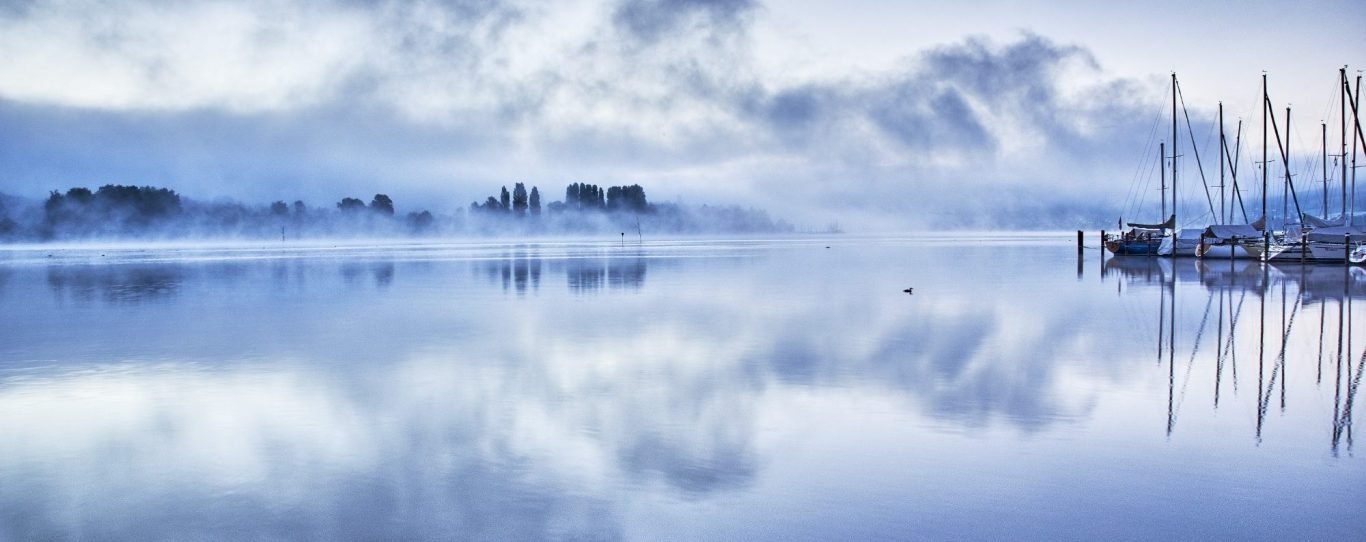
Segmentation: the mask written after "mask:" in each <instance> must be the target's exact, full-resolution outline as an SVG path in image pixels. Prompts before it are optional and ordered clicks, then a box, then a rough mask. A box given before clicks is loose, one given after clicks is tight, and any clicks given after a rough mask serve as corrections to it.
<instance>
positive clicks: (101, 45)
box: [0, 0, 1366, 230]
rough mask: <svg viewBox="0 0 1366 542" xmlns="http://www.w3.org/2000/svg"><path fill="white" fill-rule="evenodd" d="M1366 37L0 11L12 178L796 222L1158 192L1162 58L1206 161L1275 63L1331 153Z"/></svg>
mask: <svg viewBox="0 0 1366 542" xmlns="http://www.w3.org/2000/svg"><path fill="white" fill-rule="evenodd" d="M1363 27H1366V8H1363V7H1361V6H1360V5H1357V4H1355V3H1352V2H1346V1H1336V0H1322V1H1309V2H1296V3H1291V2H1236V3H1235V2H1199V3H1188V2H1176V1H1158V2H1150V3H1133V4H1132V5H1118V6H1117V5H1109V3H1094V2H1066V1H1064V2H1051V3H1047V4H1044V3H1031V2H1019V1H1004V0H989V1H985V2H974V3H971V4H970V5H969V4H957V3H942V2H933V3H919V2H891V1H865V2H815V1H809V0H770V1H767V2H763V1H760V0H566V1H562V2H525V1H520V0H451V1H441V2H435V1H426V2H424V1H417V2H363V1H359V0H332V1H319V2H290V1H277V0H246V1H240V2H216V1H200V0H134V1H127V2H107V1H97V0H65V1H61V0H59V1H51V2H43V1H26V0H2V1H0V58H2V59H4V61H3V62H0V192H4V193H9V194H16V195H20V196H26V197H32V198H40V197H43V196H44V195H45V194H46V193H47V192H48V191H49V190H53V189H64V188H68V187H71V186H92V187H93V186H98V185H102V184H108V183H114V184H138V185H155V186H167V187H171V188H174V189H176V190H177V191H179V192H181V193H182V194H184V195H186V196H188V197H194V198H198V199H217V198H229V199H234V200H239V201H244V202H249V203H265V202H268V201H273V200H276V199H283V200H294V199H303V200H305V201H307V202H309V203H310V204H314V205H327V204H330V203H331V202H335V201H337V200H339V199H341V198H342V197H344V196H354V197H362V198H368V197H369V196H370V195H373V194H375V193H386V194H389V195H390V196H392V197H393V199H394V201H395V205H396V207H397V208H398V209H399V211H400V212H407V211H412V210H418V209H430V210H433V211H434V212H452V211H454V210H456V209H459V208H462V207H464V206H467V205H468V204H469V202H471V201H477V200H478V201H482V200H483V199H484V198H485V197H487V196H488V195H490V194H496V193H497V191H498V187H499V186H502V185H511V184H512V183H514V182H526V183H528V184H530V185H539V186H541V187H542V189H543V190H545V191H546V193H547V195H548V196H549V199H559V195H560V194H561V193H562V190H563V187H564V186H565V185H567V184H569V183H571V182H592V183H596V184H601V185H617V184H633V183H639V184H641V185H643V186H645V188H646V191H647V193H648V194H649V196H650V197H651V199H652V200H654V201H677V202H684V203H718V204H739V205H746V206H755V207H761V208H765V209H768V210H769V211H770V212H771V213H772V214H774V215H776V216H779V217H783V218H787V219H789V220H791V221H792V222H794V223H796V224H798V225H799V226H802V225H808V226H813V227H819V226H824V225H825V224H828V223H831V222H840V223H842V224H845V225H847V226H848V227H847V228H846V229H849V228H853V229H866V230H901V229H914V228H922V227H933V226H934V225H936V224H938V223H946V222H954V221H956V222H962V221H963V219H964V217H969V218H971V217H989V216H997V217H1008V219H1007V220H1013V221H1017V222H1021V223H1027V222H1028V218H1027V217H1029V216H1031V215H1037V214H1041V213H1048V214H1050V215H1055V216H1056V215H1058V214H1065V215H1068V216H1072V215H1075V218H1074V219H1071V220H1075V221H1077V222H1084V221H1086V220H1088V219H1089V218H1088V217H1094V216H1097V215H1100V214H1103V215H1105V216H1109V215H1110V214H1113V213H1118V212H1121V209H1123V208H1125V207H1126V206H1127V207H1130V208H1132V207H1133V205H1134V200H1147V199H1155V198H1151V196H1146V195H1144V194H1146V193H1147V192H1148V190H1147V188H1148V187H1147V186H1146V185H1145V184H1143V183H1142V182H1136V181H1135V179H1136V178H1137V177H1139V176H1142V175H1144V173H1143V172H1144V171H1145V169H1144V168H1145V167H1148V166H1147V162H1155V160H1156V159H1155V152H1153V151H1150V150H1149V149H1150V148H1151V147H1152V146H1154V145H1155V143H1154V142H1153V141H1154V139H1155V138H1158V139H1160V138H1161V136H1158V135H1155V134H1158V133H1162V130H1155V129H1154V126H1155V125H1156V123H1157V122H1159V121H1169V118H1168V117H1167V116H1166V115H1169V114H1170V112H1169V110H1168V109H1166V108H1169V107H1170V105H1165V106H1164V103H1168V102H1165V100H1169V99H1170V96H1169V95H1168V94H1166V92H1167V86H1168V84H1169V74H1170V73H1171V72H1172V71H1175V72H1177V74H1178V77H1179V78H1180V80H1181V86H1182V96H1183V99H1184V101H1185V103H1186V105H1187V108H1188V109H1189V111H1190V115H1191V117H1192V123H1193V128H1192V129H1191V132H1192V133H1193V134H1194V135H1195V137H1194V138H1186V136H1185V135H1182V136H1180V137H1181V138H1186V141H1185V142H1184V143H1182V144H1185V145H1190V144H1191V143H1190V141H1189V139H1195V140H1196V141H1197V142H1198V143H1199V145H1205V146H1206V147H1204V150H1202V151H1201V152H1204V153H1206V161H1208V162H1210V163H1208V164H1205V169H1206V174H1207V175H1212V174H1213V172H1214V167H1215V164H1216V162H1214V161H1213V158H1212V155H1213V153H1214V152H1215V147H1212V146H1209V145H1211V144H1210V141H1211V138H1210V134H1211V133H1215V132H1212V131H1211V126H1212V125H1211V124H1210V123H1211V122H1212V120H1213V112H1214V110H1215V106H1216V104H1217V103H1218V102H1219V101H1221V100H1222V101H1224V102H1225V106H1226V112H1225V115H1226V120H1227V122H1228V124H1229V129H1230V131H1232V130H1233V127H1234V125H1235V124H1236V122H1237V119H1238V118H1240V117H1241V118H1244V119H1245V120H1246V121H1247V122H1249V123H1250V124H1254V125H1259V123H1260V118H1258V117H1259V116H1260V111H1259V110H1258V100H1259V94H1260V76H1261V74H1262V73H1263V71H1265V72H1266V73H1267V74H1268V78H1269V82H1270V83H1269V84H1270V87H1271V95H1272V99H1273V101H1274V102H1275V103H1276V107H1277V108H1284V107H1285V106H1286V105H1293V107H1294V108H1295V112H1296V113H1295V115H1296V116H1295V119H1296V120H1295V124H1294V125H1293V126H1294V128H1293V131H1292V133H1293V134H1294V136H1293V138H1292V142H1293V148H1294V149H1295V150H1296V151H1298V152H1299V153H1301V154H1305V153H1307V154H1316V153H1318V152H1319V151H1318V142H1319V137H1318V136H1319V135H1320V134H1319V130H1318V123H1319V121H1321V120H1324V121H1328V122H1329V123H1330V124H1332V126H1331V127H1330V133H1331V134H1332V135H1330V138H1332V139H1334V140H1335V139H1337V136H1336V134H1337V121H1338V119H1337V96H1338V94H1337V90H1336V88H1337V87H1336V81H1337V77H1338V75H1337V70H1338V69H1339V68H1340V67H1342V66H1343V65H1350V67H1349V74H1350V75H1352V76H1355V74H1356V73H1357V72H1356V70H1357V69H1360V68H1366V55H1363V52H1366V33H1363V32H1361V31H1360V30H1361V29H1362V28H1363ZM1255 128H1256V129H1257V130H1260V127H1259V126H1255ZM1166 138H1170V136H1169V135H1167V136H1166ZM1213 141H1216V142H1217V137H1215V138H1213ZM1258 150H1259V149H1258ZM1307 154H1306V156H1307ZM1150 155H1151V157H1150ZM1183 160H1185V162H1190V160H1188V159H1184V158H1183ZM1293 161H1294V162H1295V163H1297V164H1303V166H1302V167H1304V168H1307V167H1309V166H1310V165H1312V164H1310V163H1309V161H1307V160H1305V159H1298V160H1293ZM1191 167H1194V165H1193V164H1188V163H1183V168H1191ZM1148 169H1152V168H1150V167H1148ZM1292 169H1295V170H1296V171H1297V175H1298V174H1301V173H1299V169H1298V168H1294V167H1292ZM1197 173H1198V172H1185V170H1183V173H1182V174H1183V175H1192V176H1193V175H1196V174H1197ZM1309 173H1310V172H1308V171H1305V172H1303V174H1306V175H1307V174H1309ZM1148 174H1151V171H1149V172H1148ZM1136 186H1138V187H1140V188H1137V189H1136V188H1135V187H1136ZM1136 192H1137V193H1138V194H1139V195H1140V196H1142V197H1136V196H1135V195H1134V194H1135V193H1136ZM1188 197H1190V198H1196V197H1197V195H1196V194H1195V193H1190V194H1188ZM1198 197H1199V198H1203V197H1204V196H1203V195H1199V196H1198ZM1201 202H1203V200H1201ZM1202 204H1203V203H1202ZM1154 206H1155V204H1154ZM1067 220H1068V219H1064V220H1062V222H1066V221H1067ZM1054 222H1055V223H1056V222H1057V221H1054ZM1078 226H1079V227H1080V226H1082V224H1078Z"/></svg>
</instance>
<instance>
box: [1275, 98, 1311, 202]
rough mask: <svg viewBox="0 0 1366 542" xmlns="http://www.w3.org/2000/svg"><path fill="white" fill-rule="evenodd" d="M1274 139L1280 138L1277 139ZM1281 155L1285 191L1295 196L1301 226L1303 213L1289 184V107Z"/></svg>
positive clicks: (1292, 187) (1297, 198) (1298, 199)
mask: <svg viewBox="0 0 1366 542" xmlns="http://www.w3.org/2000/svg"><path fill="white" fill-rule="evenodd" d="M1276 139H1280V138H1279V137H1278V138H1276ZM1276 144H1277V145H1279V144H1280V141H1277V142H1276ZM1281 153H1282V154H1281V164H1282V165H1284V166H1285V190H1286V191H1287V192H1291V194H1290V195H1291V196H1295V215H1296V216H1298V217H1300V225H1301V226H1303V225H1304V211H1301V210H1300V198H1299V196H1296V195H1295V194H1294V193H1293V192H1294V190H1295V185H1293V184H1291V181H1290V107H1288V106H1287V107H1286V108H1285V150H1284V151H1281ZM1281 205H1285V200H1284V199H1282V200H1281ZM1286 214H1289V210H1287V211H1286V212H1284V213H1281V216H1285V215H1286Z"/></svg>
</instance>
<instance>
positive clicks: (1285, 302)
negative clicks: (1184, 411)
mask: <svg viewBox="0 0 1366 542" xmlns="http://www.w3.org/2000/svg"><path fill="white" fill-rule="evenodd" d="M1105 265H1106V269H1107V270H1111V271H1113V272H1114V275H1115V276H1118V277H1122V278H1124V279H1126V281H1127V282H1129V283H1136V284H1140V285H1142V286H1146V287H1153V288H1157V289H1158V290H1159V295H1158V299H1157V306H1156V309H1155V310H1156V312H1157V320H1158V323H1159V326H1158V329H1157V332H1156V334H1155V341H1154V342H1156V344H1157V345H1158V346H1157V353H1158V355H1157V361H1158V365H1159V366H1161V367H1165V369H1166V376H1167V433H1168V435H1171V433H1172V432H1173V431H1174V430H1175V429H1176V427H1177V423H1178V419H1179V417H1180V415H1181V407H1182V405H1183V403H1184V400H1185V399H1186V395H1187V393H1188V391H1189V389H1190V387H1191V384H1192V382H1195V381H1198V380H1201V379H1202V378H1209V377H1208V376H1207V375H1202V374H1201V373H1212V383H1213V384H1212V405H1213V407H1214V408H1215V409H1216V410H1217V409H1218V408H1219V406H1220V401H1221V399H1222V398H1224V397H1225V396H1226V395H1227V394H1228V393H1230V392H1231V393H1234V394H1236V393H1237V392H1238V385H1239V382H1240V377H1239V373H1238V367H1239V365H1238V364H1239V355H1240V353H1241V356H1242V362H1243V366H1244V372H1243V379H1247V378H1251V375H1250V374H1249V370H1250V369H1255V378H1256V382H1255V384H1256V389H1255V393H1256V397H1255V402H1254V403H1253V407H1254V409H1255V425H1254V427H1253V428H1252V432H1253V435H1252V436H1253V438H1254V440H1255V441H1256V442H1259V443H1260V442H1262V439H1263V438H1264V434H1265V430H1266V428H1267V424H1268V423H1270V422H1271V419H1270V418H1271V416H1270V415H1271V414H1272V412H1273V411H1276V410H1279V411H1280V412H1284V411H1285V410H1286V409H1287V408H1289V406H1290V404H1291V403H1293V402H1294V401H1293V400H1291V399H1288V393H1289V392H1288V391H1287V388H1288V386H1289V384H1288V382H1289V381H1290V380H1292V378H1295V376H1293V375H1291V374H1290V371H1292V370H1300V371H1308V370H1310V369H1312V370H1313V375H1314V377H1313V381H1312V382H1308V381H1307V380H1306V381H1305V382H1303V386H1302V387H1301V389H1300V393H1302V394H1304V395H1310V394H1314V395H1317V394H1322V393H1325V392H1326V391H1327V390H1326V388H1325V386H1327V385H1331V386H1332V390H1331V392H1332V396H1333V404H1332V412H1333V414H1332V419H1331V423H1330V424H1328V425H1331V427H1332V428H1333V430H1332V432H1331V434H1329V435H1325V436H1326V437H1328V440H1329V444H1330V448H1331V450H1332V452H1333V454H1334V455H1337V454H1338V453H1339V452H1340V451H1341V450H1342V449H1343V448H1344V447H1345V449H1346V450H1348V451H1349V452H1350V450H1351V447H1352V438H1351V434H1352V417H1351V413H1352V411H1353V405H1354V401H1355V397H1356V393H1357V385H1358V384H1359V382H1360V380H1361V371H1362V370H1363V369H1366V349H1363V348H1362V346H1366V345H1362V344H1361V343H1360V342H1359V341H1358V342H1357V343H1356V344H1353V338H1354V334H1353V326H1352V320H1353V317H1354V312H1355V311H1354V310H1353V303H1354V301H1355V300H1357V299H1360V298H1363V297H1366V270H1363V269H1361V268H1359V267H1351V266H1343V265H1321V264H1318V265H1316V264H1308V265H1301V264H1276V265H1270V264H1264V263H1261V262H1255V261H1241V260H1240V261H1233V260H1230V261H1227V262H1224V261H1209V262H1206V261H1199V260H1182V259H1178V260H1175V261H1173V260H1170V259H1164V258H1136V257H1130V258H1123V257H1117V258H1114V259H1111V260H1110V261H1109V262H1107V263H1106V264H1105ZM1107 278H1113V277H1111V276H1110V275H1106V274H1102V280H1105V279H1107ZM1190 283H1196V284H1199V285H1200V286H1201V288H1198V289H1191V288H1187V287H1185V285H1187V284H1190ZM1187 296H1189V298H1187ZM1178 297H1181V298H1182V301H1183V302H1185V303H1187V305H1190V304H1191V303H1192V302H1193V303H1194V304H1196V305H1199V304H1201V303H1203V310H1201V311H1199V312H1198V313H1190V312H1189V311H1183V312H1182V313H1178V310H1177V307H1178V301H1177V298H1178ZM1249 297H1251V298H1252V299H1251V301H1249ZM1202 349H1204V352H1202ZM1211 350H1212V352H1211ZM1357 352H1360V355H1359V356H1358V355H1357ZM1178 353H1179V354H1180V357H1178ZM1325 371H1327V373H1326V374H1325ZM1325 376H1326V378H1325ZM1325 380H1327V382H1325ZM1249 383H1251V382H1244V384H1249Z"/></svg>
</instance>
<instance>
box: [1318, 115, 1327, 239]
mask: <svg viewBox="0 0 1366 542" xmlns="http://www.w3.org/2000/svg"><path fill="white" fill-rule="evenodd" d="M1319 126H1321V127H1322V128H1323V219H1324V220H1328V123H1326V122H1320V123H1319Z"/></svg>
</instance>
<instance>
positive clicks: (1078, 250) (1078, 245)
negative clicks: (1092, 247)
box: [1077, 230, 1082, 255]
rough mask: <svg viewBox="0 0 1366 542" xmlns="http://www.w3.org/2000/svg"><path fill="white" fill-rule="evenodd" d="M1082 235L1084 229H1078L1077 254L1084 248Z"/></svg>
mask: <svg viewBox="0 0 1366 542" xmlns="http://www.w3.org/2000/svg"><path fill="white" fill-rule="evenodd" d="M1081 236H1082V231H1081V230H1077V254H1079V255H1080V254H1081V249H1082V243H1081Z"/></svg>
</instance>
